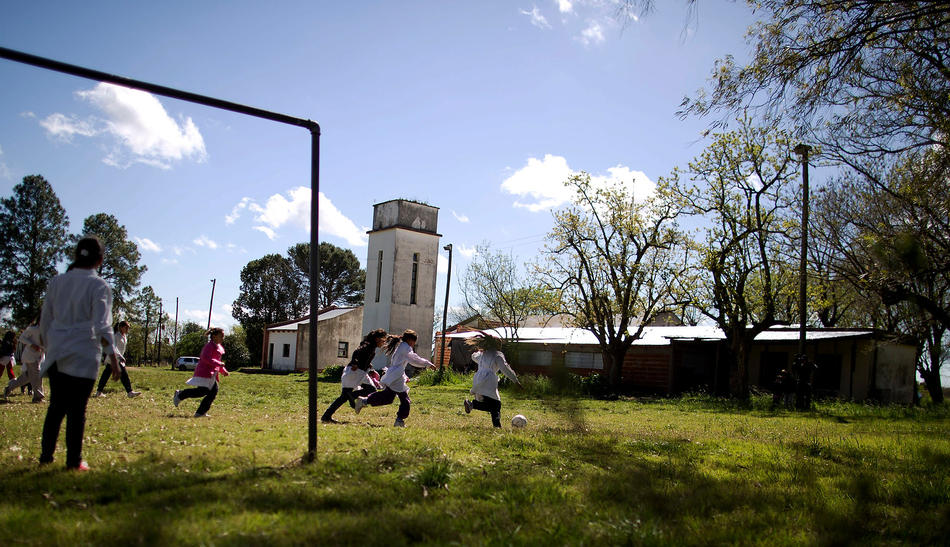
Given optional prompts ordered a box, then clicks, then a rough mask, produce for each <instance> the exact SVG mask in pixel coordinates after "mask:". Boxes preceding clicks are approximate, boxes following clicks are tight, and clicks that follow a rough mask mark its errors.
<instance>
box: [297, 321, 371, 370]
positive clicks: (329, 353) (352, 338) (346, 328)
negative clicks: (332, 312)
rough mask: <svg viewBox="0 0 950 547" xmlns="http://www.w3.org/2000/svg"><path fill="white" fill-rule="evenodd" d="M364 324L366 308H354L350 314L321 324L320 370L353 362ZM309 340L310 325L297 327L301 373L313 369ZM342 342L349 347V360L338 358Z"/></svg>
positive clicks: (318, 358) (298, 367)
mask: <svg viewBox="0 0 950 547" xmlns="http://www.w3.org/2000/svg"><path fill="white" fill-rule="evenodd" d="M362 324H363V308H354V309H353V310H351V311H349V312H347V313H344V314H342V315H338V316H336V317H333V318H331V319H325V320H323V321H320V322H319V323H317V370H323V369H325V368H326V367H332V366H334V365H346V364H347V363H349V362H350V357H352V355H353V350H355V349H356V348H357V346H359V343H360V341H361V340H362V339H363V333H362V331H361V328H362ZM309 341H310V326H309V325H308V324H306V323H304V324H302V325H300V326H299V327H298V328H297V362H296V368H297V370H307V369H308V368H309V362H308V359H309V355H310V347H309ZM340 341H344V342H347V343H348V344H349V349H348V351H347V356H346V357H337V348H338V343H339V342H340Z"/></svg>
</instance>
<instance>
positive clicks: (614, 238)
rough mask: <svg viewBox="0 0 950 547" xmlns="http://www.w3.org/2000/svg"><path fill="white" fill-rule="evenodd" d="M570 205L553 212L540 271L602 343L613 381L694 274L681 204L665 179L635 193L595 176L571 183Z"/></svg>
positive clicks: (578, 320) (568, 308) (580, 322)
mask: <svg viewBox="0 0 950 547" xmlns="http://www.w3.org/2000/svg"><path fill="white" fill-rule="evenodd" d="M565 184H566V185H567V186H569V187H570V188H571V189H572V190H573V191H574V200H573V203H572V205H571V206H569V207H566V208H564V209H562V210H558V211H555V212H554V228H553V229H552V231H551V232H550V233H549V234H548V240H549V243H548V244H546V245H545V248H544V251H543V254H544V257H543V262H542V263H541V264H540V265H539V266H538V269H537V273H538V274H539V275H540V276H541V279H543V280H544V281H545V282H546V283H547V285H548V286H549V287H551V288H552V289H553V290H555V291H557V292H559V293H560V294H561V295H562V304H561V306H562V309H563V310H564V312H565V313H567V314H569V315H571V316H573V320H574V322H575V324H576V325H578V326H580V327H582V328H585V329H587V330H589V331H590V332H591V333H593V334H594V336H596V337H597V340H598V342H599V344H600V349H601V353H602V354H603V359H604V367H605V369H606V370H607V371H608V375H609V379H610V385H611V386H612V388H614V389H616V388H617V387H618V386H619V384H620V379H621V369H622V367H623V361H624V356H625V355H626V352H627V350H628V349H629V348H630V346H631V345H632V344H633V342H634V341H635V340H636V339H638V338H639V337H640V336H641V335H642V332H643V327H644V326H645V325H646V324H648V323H650V322H651V321H652V320H653V319H654V318H655V317H656V315H657V314H659V313H661V312H664V311H667V310H674V309H676V308H677V307H678V306H680V305H681V304H682V301H683V296H682V291H683V288H684V286H683V285H682V283H684V282H685V281H686V280H687V279H688V277H689V276H688V275H687V271H686V260H685V256H684V255H683V254H682V253H680V252H678V251H680V250H682V249H683V246H682V243H683V239H682V238H683V234H682V233H681V231H680V230H679V228H678V226H677V225H676V222H675V219H676V217H677V215H678V213H679V210H678V208H677V205H676V204H675V203H674V201H673V200H672V199H670V197H671V196H670V195H669V194H668V193H667V190H666V188H665V187H664V186H663V185H660V186H659V187H658V188H657V190H656V193H655V194H654V195H653V196H651V197H649V198H647V199H637V200H635V199H634V196H633V195H632V194H631V192H630V191H629V190H628V188H627V187H626V186H624V185H615V186H612V187H604V188H598V187H595V186H594V185H592V184H591V180H590V175H588V174H586V173H585V174H581V175H574V176H572V177H571V178H570V179H569V180H568V181H566V183H565Z"/></svg>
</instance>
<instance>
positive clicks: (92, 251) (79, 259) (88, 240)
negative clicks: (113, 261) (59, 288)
mask: <svg viewBox="0 0 950 547" xmlns="http://www.w3.org/2000/svg"><path fill="white" fill-rule="evenodd" d="M105 255H106V249H105V247H103V246H102V241H100V240H99V238H98V237H96V236H93V235H89V236H85V237H83V238H82V239H80V240H79V242H78V243H76V250H75V252H74V255H73V262H72V264H70V265H69V267H68V268H66V271H69V270H72V269H73V268H92V267H93V266H95V265H96V264H97V263H98V262H99V260H100V259H102V257H104V256H105Z"/></svg>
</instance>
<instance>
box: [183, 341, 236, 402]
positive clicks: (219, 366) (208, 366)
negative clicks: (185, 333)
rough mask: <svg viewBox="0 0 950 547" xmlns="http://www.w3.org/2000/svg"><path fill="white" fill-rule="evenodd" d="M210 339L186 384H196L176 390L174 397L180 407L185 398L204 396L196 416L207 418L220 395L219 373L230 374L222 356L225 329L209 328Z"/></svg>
mask: <svg viewBox="0 0 950 547" xmlns="http://www.w3.org/2000/svg"><path fill="white" fill-rule="evenodd" d="M208 338H209V341H208V343H207V344H205V347H204V348H203V349H202V350H201V357H200V358H199V359H198V366H196V367H195V375H194V376H192V377H191V378H190V379H189V380H188V381H187V382H185V383H186V384H188V385H190V386H194V387H192V388H190V389H182V390H177V389H176V390H175V396H174V397H172V404H174V405H175V408H178V404H179V403H180V402H182V400H184V399H192V398H195V397H203V399H201V403H200V404H199V405H198V410H196V411H195V418H207V417H208V409H210V408H211V403H213V402H214V398H215V397H217V396H218V374H224V375H225V376H228V375H229V374H230V373H229V372H228V369H226V368H224V363H223V362H222V361H221V357H222V356H223V355H224V346H222V345H221V344H222V343H223V342H224V330H223V329H221V328H219V327H212V328H211V329H210V330H208Z"/></svg>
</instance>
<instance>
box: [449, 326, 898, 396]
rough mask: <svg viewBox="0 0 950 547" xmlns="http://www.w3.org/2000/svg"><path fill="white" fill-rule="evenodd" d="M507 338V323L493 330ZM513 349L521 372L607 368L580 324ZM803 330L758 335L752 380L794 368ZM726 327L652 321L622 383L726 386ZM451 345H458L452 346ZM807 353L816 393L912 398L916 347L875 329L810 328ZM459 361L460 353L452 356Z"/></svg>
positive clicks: (669, 388) (538, 333) (668, 387)
mask: <svg viewBox="0 0 950 547" xmlns="http://www.w3.org/2000/svg"><path fill="white" fill-rule="evenodd" d="M489 332H495V333H496V334H499V335H501V336H503V337H507V336H506V335H507V334H508V333H507V332H506V331H505V329H495V330H493V331H489ZM475 334H476V333H475V332H460V333H456V334H448V335H447V336H446V338H447V339H449V340H453V339H459V338H462V339H464V338H467V337H470V336H474V335H475ZM518 336H519V341H518V343H516V344H510V347H509V348H508V349H506V350H505V351H506V356H507V357H509V361H510V362H511V364H512V366H513V367H515V370H517V371H519V372H522V373H525V372H526V373H534V374H548V373H549V371H550V370H552V368H553V367H558V366H563V367H565V368H566V369H567V370H569V371H570V372H573V373H575V374H578V375H582V376H587V375H590V374H602V373H604V370H603V359H602V357H601V354H600V346H599V345H598V343H597V339H596V338H595V337H594V335H593V334H592V333H591V332H590V331H587V330H584V329H578V328H563V327H562V328H557V327H548V328H538V329H533V328H521V329H519V330H518ZM798 336H799V334H798V329H793V328H788V327H775V328H772V329H769V330H767V331H765V332H763V333H761V334H759V335H758V336H757V337H756V338H755V341H754V345H753V348H752V351H751V354H750V359H749V384H750V385H752V386H758V387H760V388H763V389H771V388H772V384H773V381H774V379H775V376H776V374H777V373H778V372H779V371H780V370H782V369H783V368H789V367H791V365H792V360H793V359H794V356H795V354H796V353H797V351H798ZM725 338H726V337H725V334H723V332H722V331H721V330H719V329H718V328H717V327H713V326H649V327H645V328H644V331H643V336H642V337H641V338H640V339H638V340H636V341H635V342H634V343H633V346H631V348H630V349H629V350H628V351H627V354H626V357H625V359H624V363H623V368H622V371H621V382H622V383H623V385H624V386H625V387H626V388H628V389H631V390H636V391H642V392H650V393H659V394H677V393H683V392H688V391H698V390H703V391H708V392H712V393H725V392H727V391H728V388H729V374H730V371H729V370H728V368H729V367H728V366H726V365H725V364H724V363H723V361H724V360H723V359H722V354H723V349H724V346H725ZM451 347H452V349H455V348H456V346H455V345H452V346H451ZM806 353H807V354H808V356H809V359H810V360H812V361H813V362H814V363H816V365H817V369H816V371H815V374H814V378H813V382H812V385H813V389H814V391H815V394H816V396H833V397H840V398H843V399H849V400H855V401H864V400H867V399H873V400H879V401H883V402H896V403H910V402H912V401H913V397H914V382H915V363H916V347H915V346H913V345H912V344H906V343H902V342H899V341H895V340H891V339H888V338H886V337H884V336H882V335H881V334H880V333H877V332H876V331H873V330H868V329H809V330H808V332H807V334H806ZM451 362H452V363H453V364H454V363H455V362H456V361H455V360H453V361H451Z"/></svg>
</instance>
